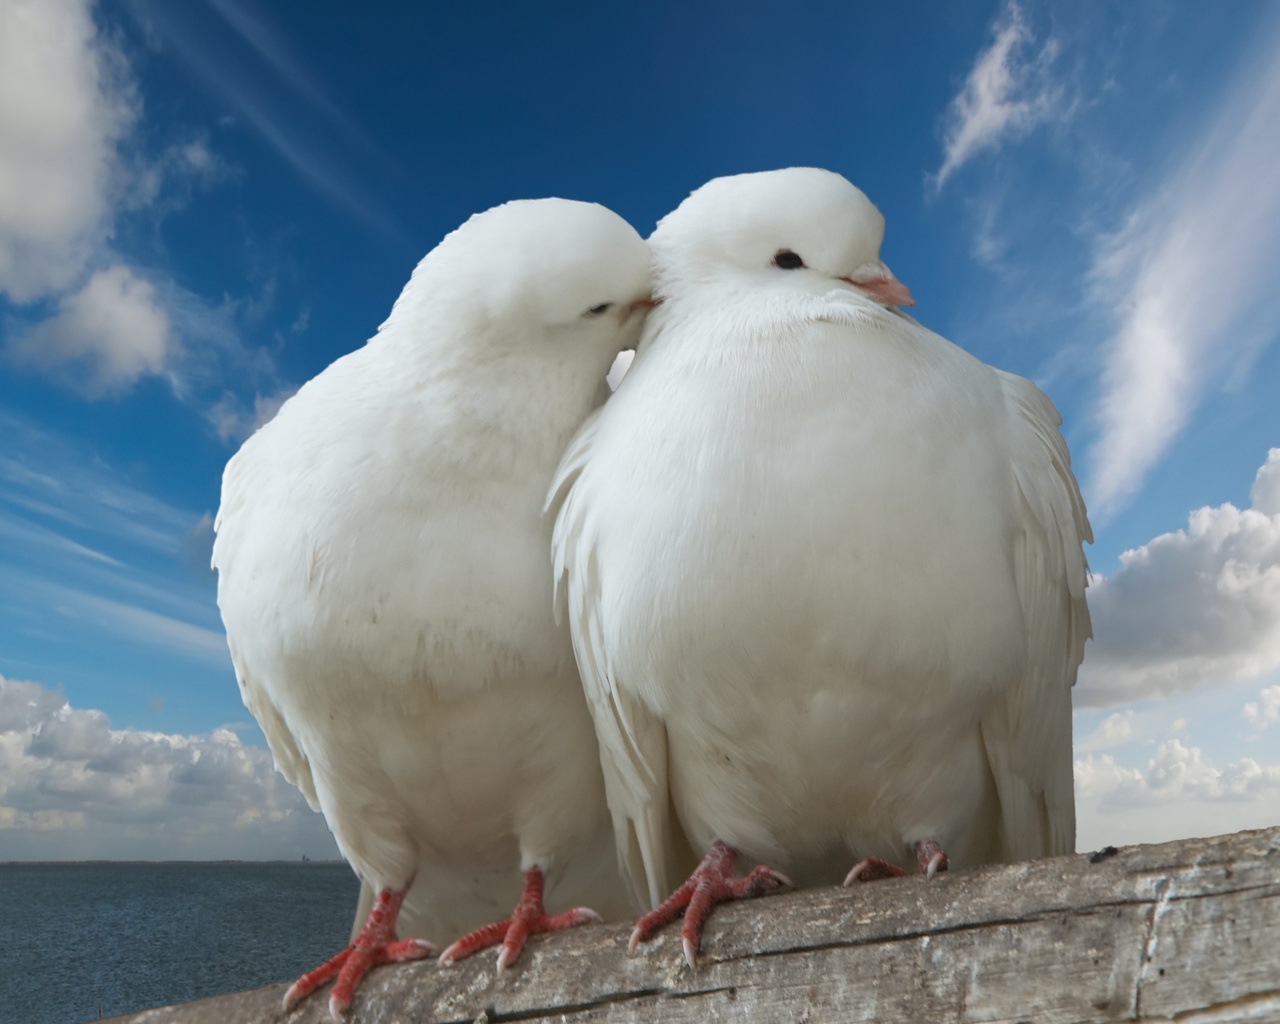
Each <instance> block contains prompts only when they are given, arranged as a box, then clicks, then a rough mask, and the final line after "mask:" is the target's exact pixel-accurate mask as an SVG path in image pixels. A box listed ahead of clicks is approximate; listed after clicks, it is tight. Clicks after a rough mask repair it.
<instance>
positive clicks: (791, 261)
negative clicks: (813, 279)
mask: <svg viewBox="0 0 1280 1024" xmlns="http://www.w3.org/2000/svg"><path fill="white" fill-rule="evenodd" d="M773 265H774V266H775V267H781V268H782V269H783V270H799V269H800V268H801V267H803V266H804V260H802V259H801V258H800V255H799V254H798V253H794V252H792V251H791V250H790V249H779V250H778V251H777V252H776V253H775V254H774V257H773Z"/></svg>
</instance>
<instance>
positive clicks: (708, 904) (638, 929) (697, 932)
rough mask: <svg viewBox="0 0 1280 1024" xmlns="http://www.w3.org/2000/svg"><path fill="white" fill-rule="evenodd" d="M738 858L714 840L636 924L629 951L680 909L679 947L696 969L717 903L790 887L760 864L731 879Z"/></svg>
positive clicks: (771, 869)
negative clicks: (680, 882) (684, 877)
mask: <svg viewBox="0 0 1280 1024" xmlns="http://www.w3.org/2000/svg"><path fill="white" fill-rule="evenodd" d="M737 857H738V853H737V851H736V850H734V849H733V847H731V846H729V845H728V844H727V843H722V842H720V841H719V840H716V842H715V843H714V844H713V845H712V847H711V849H710V850H709V851H708V853H707V855H706V856H705V857H703V858H702V863H701V864H699V865H698V866H697V868H696V869H695V870H694V872H693V874H692V875H690V876H689V878H688V880H687V881H686V882H685V883H684V884H683V885H682V886H680V888H678V889H677V890H676V891H675V892H673V893H672V894H671V895H670V896H668V897H667V898H666V900H665V901H664V902H663V903H662V905H661V906H660V907H658V908H657V909H656V910H653V911H650V912H649V913H648V914H645V915H644V917H642V918H640V920H639V921H637V922H636V926H635V928H634V929H633V930H632V932H631V943H630V946H629V951H630V952H632V953H634V952H635V951H636V947H637V946H638V945H639V944H640V943H641V942H643V941H644V940H645V939H647V938H649V936H651V935H652V934H653V933H654V932H656V931H657V930H658V929H659V928H661V927H662V926H663V925H665V924H668V923H670V922H671V921H674V920H675V919H676V917H677V916H679V914H680V912H681V911H682V910H683V911H684V924H683V925H682V926H681V928H680V936H681V945H682V946H683V948H684V958H685V960H686V961H687V962H688V964H689V966H690V967H695V966H697V959H698V946H699V945H700V944H701V942H702V926H703V924H704V923H705V922H706V920H707V918H708V917H709V916H710V914H711V910H712V908H713V907H714V906H715V905H716V904H717V903H728V902H729V901H730V900H748V899H753V898H755V897H756V896H764V895H766V894H767V893H771V892H776V891H778V890H779V889H783V888H787V889H789V888H792V885H791V879H789V878H788V877H787V876H786V875H784V874H783V873H782V872H781V871H775V870H774V869H773V868H770V867H766V866H765V865H763V864H760V865H758V866H756V867H755V868H754V869H753V870H752V871H751V873H750V874H749V875H745V876H744V877H742V878H734V877H733V875H732V874H731V872H732V871H733V862H734V861H735V860H736V859H737Z"/></svg>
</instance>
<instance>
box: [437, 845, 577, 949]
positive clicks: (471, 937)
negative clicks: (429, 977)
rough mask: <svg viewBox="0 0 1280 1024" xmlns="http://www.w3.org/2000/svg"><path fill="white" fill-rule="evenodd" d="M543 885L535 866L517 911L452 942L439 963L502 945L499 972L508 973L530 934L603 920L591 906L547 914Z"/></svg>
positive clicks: (526, 874)
mask: <svg viewBox="0 0 1280 1024" xmlns="http://www.w3.org/2000/svg"><path fill="white" fill-rule="evenodd" d="M543 885H544V879H543V877H542V869H541V868H539V867H537V866H536V865H535V866H534V867H531V868H530V869H529V870H528V871H526V872H525V873H524V889H523V890H522V891H521V893H520V902H519V903H517V904H516V909H515V912H514V913H513V914H512V915H511V916H510V917H508V918H505V919H504V920H501V921H495V922H494V923H493V924H487V925H485V926H484V927H483V928H477V929H476V930H475V931H473V932H469V933H467V934H466V935H464V936H462V938H460V939H458V940H457V941H456V942H454V943H451V944H450V945H449V948H448V949H446V950H445V951H444V952H443V953H441V954H440V963H441V964H451V963H454V962H455V961H458V960H461V959H463V958H464V957H468V956H471V955H472V954H473V953H478V952H479V951H480V950H482V949H487V948H488V947H489V946H493V945H496V944H498V943H499V942H500V943H502V948H501V949H500V950H498V970H499V971H505V970H506V969H507V968H508V967H510V966H511V965H512V964H513V963H515V961H516V958H517V957H518V956H519V955H520V951H521V950H522V949H524V943H525V939H527V938H528V937H529V936H530V935H542V934H544V933H546V932H556V931H560V930H561V929H564V928H574V927H577V926H578V925H580V924H588V923H589V922H592V921H599V920H600V915H599V914H597V913H596V912H595V911H594V910H592V909H591V908H590V907H574V908H573V909H572V910H566V911H565V912H564V913H562V914H547V913H546V911H545V910H543V908H542V888H543Z"/></svg>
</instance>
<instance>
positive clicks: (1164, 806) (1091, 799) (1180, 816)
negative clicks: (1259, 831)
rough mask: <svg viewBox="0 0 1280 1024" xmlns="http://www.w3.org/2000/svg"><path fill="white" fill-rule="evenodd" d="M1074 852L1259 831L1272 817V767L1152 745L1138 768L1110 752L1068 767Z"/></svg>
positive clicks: (1278, 811) (1277, 776)
mask: <svg viewBox="0 0 1280 1024" xmlns="http://www.w3.org/2000/svg"><path fill="white" fill-rule="evenodd" d="M1075 778H1076V803H1077V813H1078V817H1079V839H1078V844H1077V845H1078V848H1079V849H1084V850H1088V849H1096V848H1098V847H1100V846H1104V845H1106V844H1108V843H1113V844H1117V845H1119V844H1122V843H1133V842H1144V843H1152V842H1164V841H1167V840H1170V839H1180V838H1186V837H1189V836H1205V835H1217V834H1220V833H1224V832H1235V831H1239V830H1240V829H1245V828H1263V827H1265V826H1267V825H1274V824H1275V822H1276V821H1277V820H1280V764H1261V763H1259V762H1258V761H1257V760H1255V759H1253V758H1250V757H1242V758H1240V759H1238V760H1236V761H1233V762H1231V763H1230V764H1228V765H1227V766H1226V767H1225V768H1219V767H1217V766H1216V765H1215V764H1214V763H1213V762H1212V761H1211V760H1210V759H1209V758H1207V757H1206V756H1205V755H1204V754H1203V753H1202V752H1201V750H1200V748H1198V747H1189V746H1187V745H1185V744H1183V743H1182V742H1181V741H1179V740H1177V739H1170V740H1167V741H1165V742H1163V743H1161V744H1160V746H1159V747H1158V748H1157V750H1156V753H1155V756H1154V757H1152V758H1150V759H1148V760H1147V762H1146V764H1145V765H1144V766H1142V767H1135V768H1130V767H1125V766H1123V765H1121V764H1120V763H1118V761H1117V760H1116V758H1115V757H1113V756H1111V755H1110V754H1103V755H1102V756H1099V757H1095V756H1093V755H1089V756H1088V757H1086V758H1083V759H1081V760H1077V761H1076V762H1075Z"/></svg>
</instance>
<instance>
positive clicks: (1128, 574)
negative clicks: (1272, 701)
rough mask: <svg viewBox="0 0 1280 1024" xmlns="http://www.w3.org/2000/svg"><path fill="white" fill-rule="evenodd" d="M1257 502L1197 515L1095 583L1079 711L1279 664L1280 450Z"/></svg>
mask: <svg viewBox="0 0 1280 1024" xmlns="http://www.w3.org/2000/svg"><path fill="white" fill-rule="evenodd" d="M1251 498H1252V507H1250V508H1247V509H1238V508H1236V507H1235V506H1234V505H1231V504H1229V503H1228V504H1225V505H1219V506H1217V507H1212V508H1211V507H1208V506H1206V507H1204V508H1200V509H1197V510H1196V511H1194V512H1192V513H1191V516H1190V518H1189V520H1188V523H1187V528H1186V529H1184V530H1178V531H1176V532H1174V533H1166V534H1162V535H1161V536H1159V537H1156V538H1155V539H1154V540H1152V541H1150V542H1149V543H1147V544H1144V545H1143V546H1142V547H1140V548H1136V549H1134V550H1131V551H1126V552H1125V553H1124V554H1123V555H1121V556H1120V569H1119V571H1118V572H1117V573H1116V574H1115V575H1114V576H1112V577H1110V578H1103V577H1095V578H1094V579H1093V581H1092V583H1091V586H1090V588H1089V608H1090V611H1091V613H1092V615H1093V626H1094V639H1093V642H1092V644H1091V645H1090V647H1089V649H1088V651H1087V653H1086V656H1085V662H1084V666H1083V668H1082V669H1081V672H1080V681H1079V683H1078V684H1077V687H1076V694H1075V703H1076V705H1077V706H1078V707H1090V706H1092V707H1105V706H1107V705H1111V704H1118V703H1122V702H1125V701H1132V700H1139V699H1143V698H1150V697H1160V696H1168V695H1170V694H1174V693H1178V692H1182V691H1186V690H1190V689H1192V688H1194V687H1199V686H1205V685H1213V684H1220V683H1228V682H1233V681H1236V680H1243V679H1250V678H1255V677H1258V676H1261V675H1263V674H1265V673H1267V672H1270V671H1272V670H1273V669H1275V668H1277V667H1280V448H1273V449H1271V451H1270V453H1269V455H1268V456H1267V461H1266V463H1265V464H1264V465H1263V466H1262V468H1261V469H1259V470H1258V474H1257V478H1256V480H1255V481H1254V485H1253V490H1252V495H1251ZM1264 706H1265V705H1264ZM1263 713H1264V712H1262V711H1259V714H1263Z"/></svg>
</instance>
